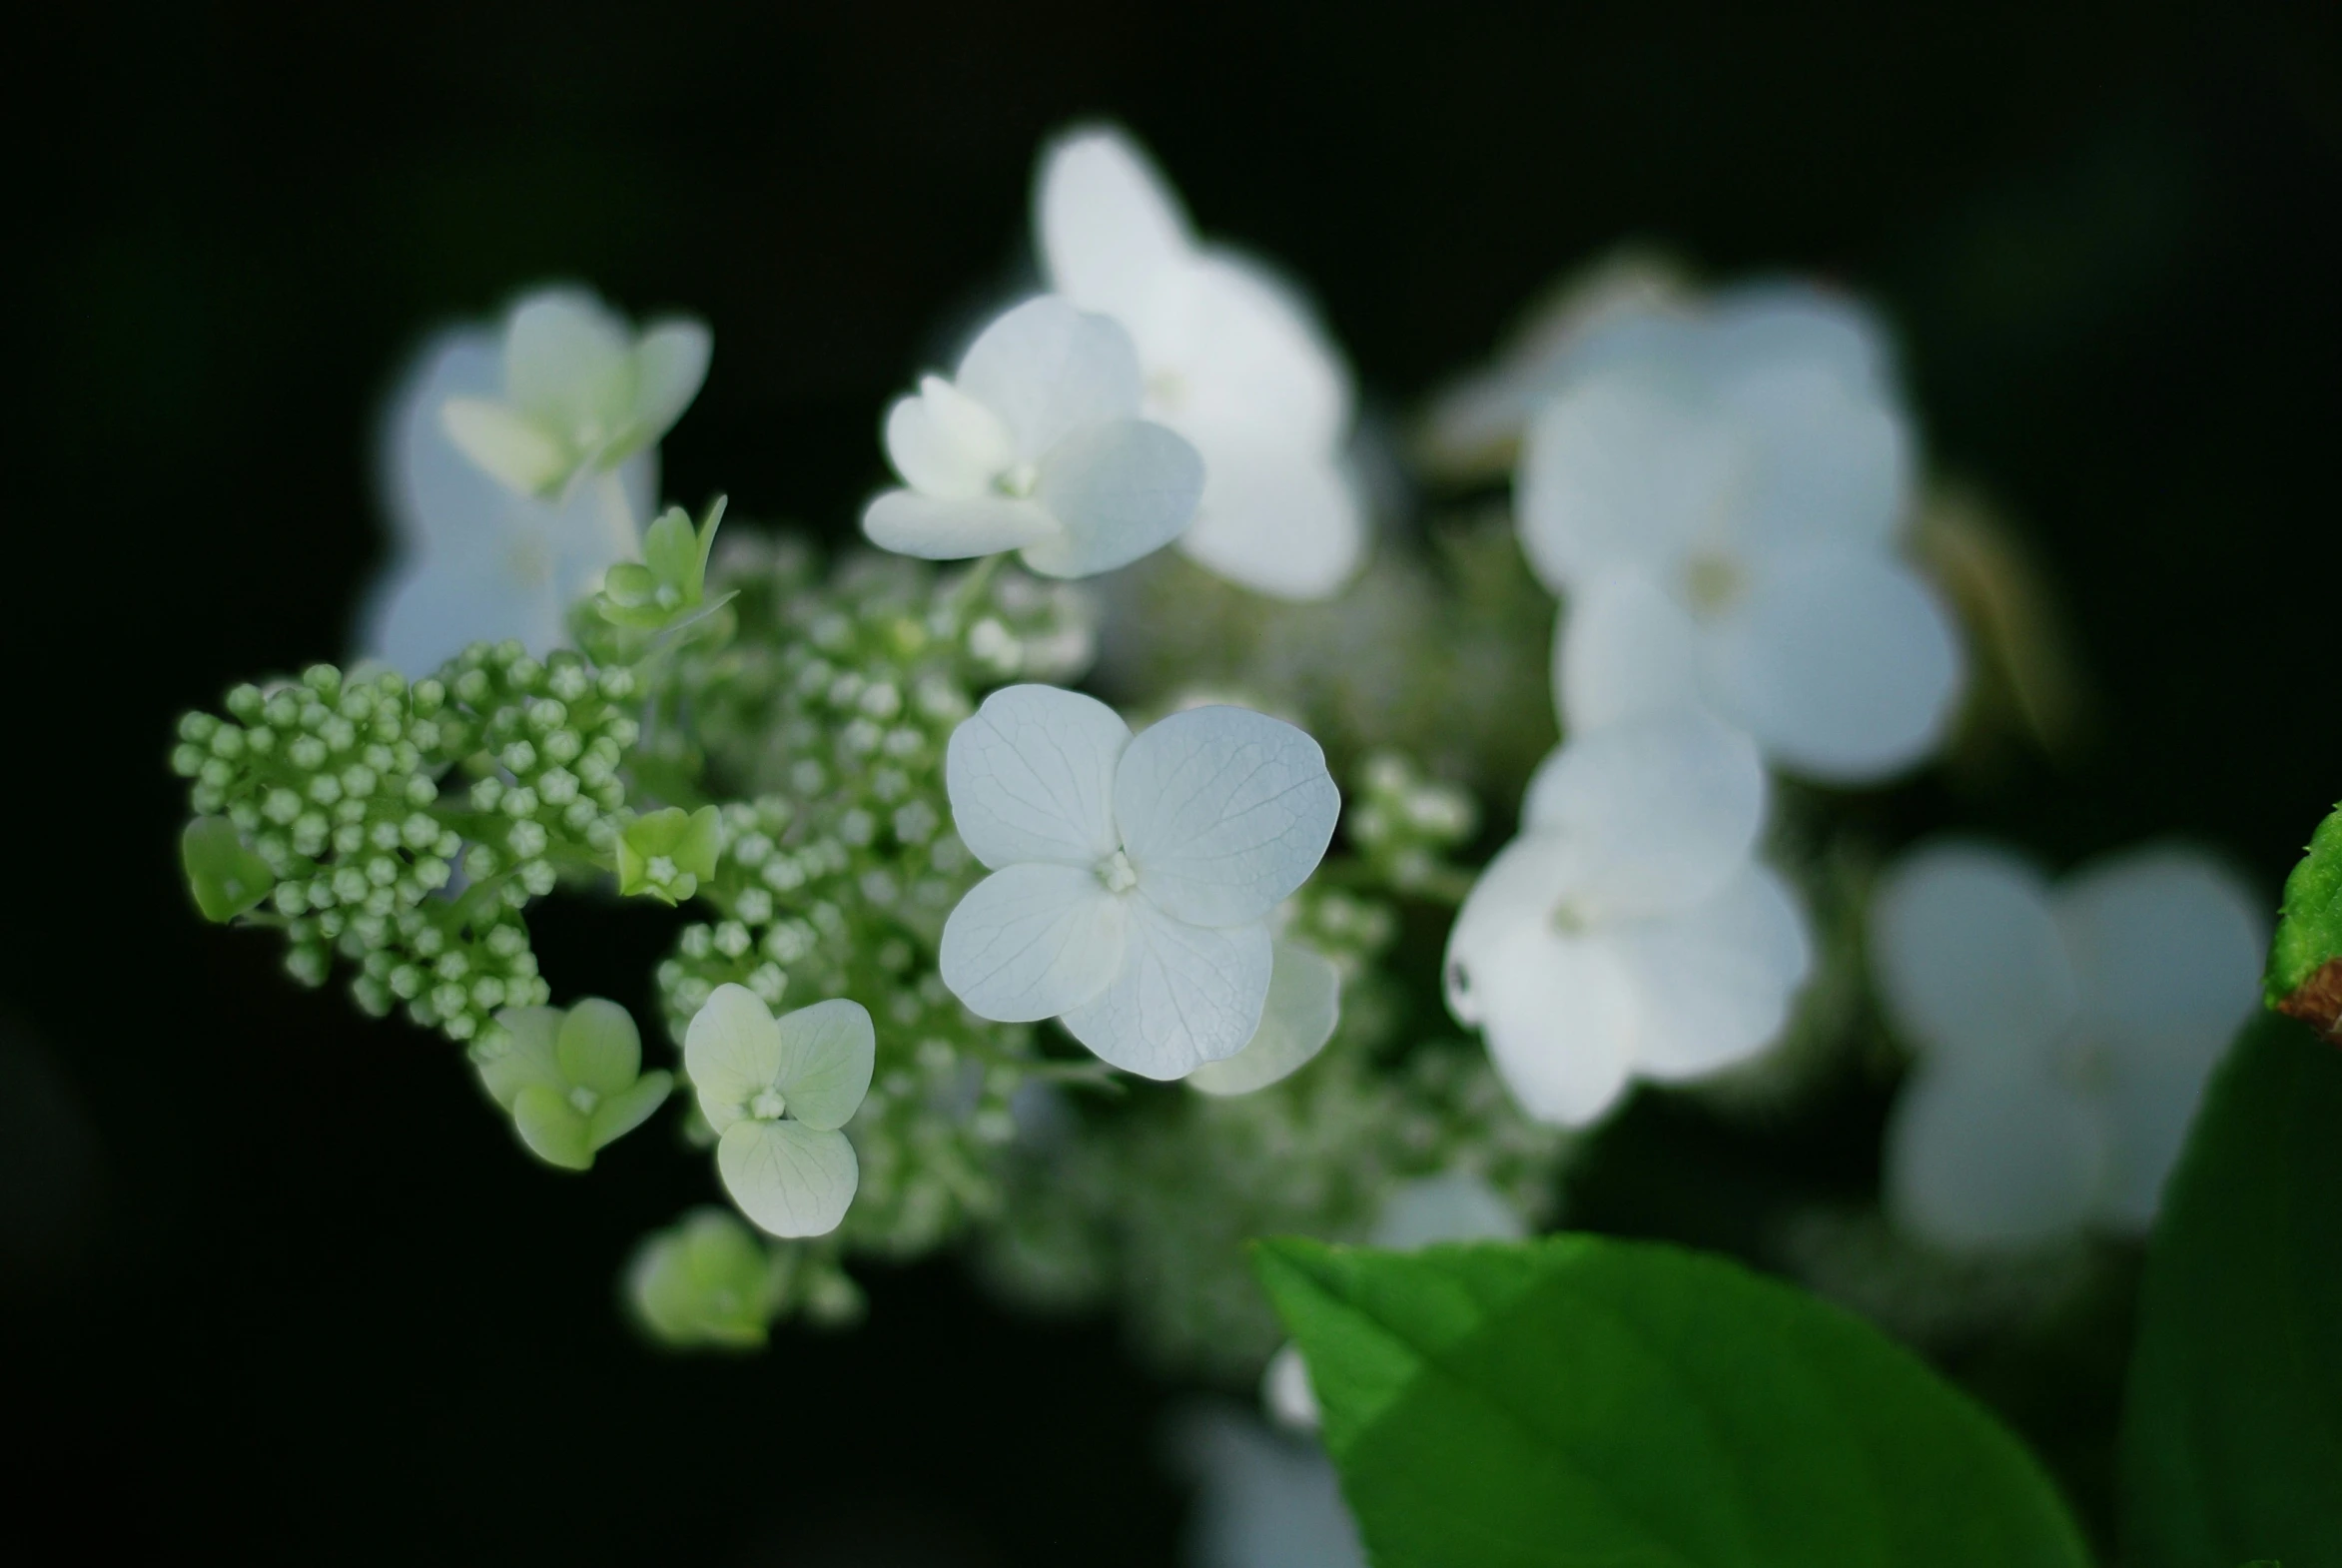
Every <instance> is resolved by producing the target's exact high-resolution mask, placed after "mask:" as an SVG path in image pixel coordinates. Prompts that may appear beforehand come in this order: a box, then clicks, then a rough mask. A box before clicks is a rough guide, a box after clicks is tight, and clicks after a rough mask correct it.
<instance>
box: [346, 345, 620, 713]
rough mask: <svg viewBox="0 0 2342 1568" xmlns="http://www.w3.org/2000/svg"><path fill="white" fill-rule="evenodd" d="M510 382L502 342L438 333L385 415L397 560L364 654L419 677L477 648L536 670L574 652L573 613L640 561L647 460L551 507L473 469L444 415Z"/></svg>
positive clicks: (366, 614) (376, 593)
mask: <svg viewBox="0 0 2342 1568" xmlns="http://www.w3.org/2000/svg"><path fill="white" fill-rule="evenodd" d="M503 374H504V373H503V369H502V364H501V349H500V348H499V343H498V338H497V335H496V334H495V333H493V332H490V331H487V330H485V329H481V328H464V329H459V330H456V331H453V332H447V333H442V334H440V335H439V336H437V337H435V338H433V339H432V340H431V341H430V342H429V343H427V344H425V345H424V346H423V349H422V351H421V353H420V354H418V355H417V356H416V357H415V360H414V363H413V365H412V366H411V368H410V369H409V370H408V372H407V374H406V376H405V377H404V379H403V380H402V381H401V382H400V383H399V386H398V389H397V391H396V392H394V393H393V394H392V395H391V397H390V404H389V407H388V408H387V410H386V416H385V418H384V420H383V425H382V433H381V436H380V438H379V446H378V451H379V456H378V462H379V464H380V470H379V471H380V480H379V482H380V484H381V486H382V497H383V509H384V511H385V512H386V513H387V514H388V515H389V517H390V525H391V533H392V536H393V539H394V542H395V546H396V554H395V557H394V558H393V560H392V563H391V565H390V569H389V570H388V571H387V572H385V573H384V575H383V577H382V578H381V579H380V580H378V582H377V583H376V584H375V586H374V588H373V589H372V590H371V591H370V593H369V594H368V597H367V602H366V606H365V608H364V610H363V611H362V612H361V615H360V621H359V652H360V654H361V656H363V657H368V658H379V659H382V660H385V661H386V662H388V663H389V664H390V665H391V666H392V667H393V668H396V669H398V670H400V671H402V672H404V673H405V674H406V675H408V676H410V677H420V676H423V675H427V674H429V673H430V672H431V671H432V670H435V669H437V668H438V667H439V665H440V664H442V663H443V662H445V661H446V660H448V659H450V658H453V657H454V656H455V655H456V654H457V653H459V652H461V651H462V649H463V647H464V646H465V644H467V643H471V642H477V641H490V642H500V641H502V640H503V639H505V638H507V637H511V638H517V639H518V640H519V641H520V642H522V643H523V644H525V645H526V646H527V648H528V650H529V652H531V653H533V654H536V655H537V656H539V657H542V656H543V655H544V654H545V653H546V652H547V651H548V650H550V649H552V648H554V647H557V646H559V645H561V644H562V643H564V642H566V641H567V640H568V634H567V630H566V621H565V617H566V616H567V613H568V610H569V607H570V605H572V604H574V603H576V602H577V600H578V599H580V598H582V597H583V596H584V595H585V594H587V593H589V592H591V591H592V590H593V589H594V588H595V587H596V586H598V585H599V584H600V581H601V576H602V573H603V571H605V570H606V569H607V568H608V567H609V566H610V565H612V564H613V563H614V562H617V561H620V560H624V559H627V558H629V557H631V556H632V555H633V554H634V552H635V548H636V532H635V530H636V522H635V519H636V518H638V517H640V516H642V515H643V514H644V513H646V512H647V511H648V510H649V509H650V506H651V503H652V502H653V500H654V499H655V498H656V494H657V490H658V453H657V452H656V451H655V450H654V449H652V448H650V447H647V446H645V447H643V448H641V449H639V450H637V451H636V452H635V453H634V454H633V455H632V456H630V457H628V458H627V459H625V461H623V462H622V463H620V464H619V465H618V467H617V468H616V469H615V470H613V472H612V473H610V474H609V475H607V476H605V479H604V481H603V482H602V483H600V484H576V485H572V486H570V487H569V488H568V489H567V490H565V491H564V492H562V493H561V494H559V495H557V496H554V497H552V498H549V499H540V498H538V497H536V496H534V495H526V494H522V493H520V492H519V491H516V490H514V489H512V488H511V487H510V486H508V485H506V484H504V483H502V482H501V481H500V480H498V479H496V478H494V477H493V476H491V475H490V474H489V473H488V472H487V471H486V470H485V469H483V468H481V467H480V466H479V465H478V464H477V463H475V462H473V461H472V460H471V459H470V458H469V457H467V456H465V455H464V454H463V452H462V451H460V450H459V449H458V448H457V447H456V445H455V443H454V441H453V439H452V438H450V437H449V436H448V434H447V431H446V428H445V426H444V424H443V423H442V422H441V419H440V409H441V408H443V407H445V406H446V404H447V403H448V401H449V400H450V399H454V398H460V397H463V396H466V395H471V394H482V395H484V394H490V393H493V392H497V391H498V390H499V389H500V388H501V387H502V385H503Z"/></svg>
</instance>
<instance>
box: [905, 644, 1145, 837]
mask: <svg viewBox="0 0 2342 1568" xmlns="http://www.w3.org/2000/svg"><path fill="white" fill-rule="evenodd" d="M1130 744H1131V727H1130V726H1129V725H1128V724H1125V723H1124V722H1123V721H1122V718H1121V717H1120V716H1119V715H1118V714H1117V713H1116V712H1115V710H1114V709H1112V708H1110V707H1108V706H1107V705H1106V704H1105V703H1103V702H1101V701H1099V700H1098V699H1097V698H1096V697H1085V696H1083V695H1082V694H1081V693H1080V692H1074V691H1066V690H1063V689H1061V688H1059V687H1056V686H1032V685H1025V686H1003V687H1002V688H1001V689H1000V690H998V691H996V692H994V693H993V694H992V695H991V696H989V697H986V698H985V699H984V705H983V706H982V707H980V708H978V709H977V710H976V711H975V713H974V714H972V715H970V716H969V717H968V718H967V719H965V720H963V721H962V722H961V724H960V726H959V727H958V728H957V729H955V730H953V731H952V738H951V743H950V745H949V746H948V747H947V748H946V750H945V753H944V786H945V789H946V791H947V792H948V793H949V795H950V796H951V802H952V819H953V824H954V826H956V827H957V828H958V829H959V833H960V837H961V839H962V840H963V841H964V842H965V843H966V844H967V846H968V848H969V851H970V852H971V853H972V854H974V855H975V856H976V858H977V859H978V860H980V861H982V862H984V864H986V865H987V866H990V867H992V868H994V869H995V870H998V869H999V868H1000V867H1003V866H1007V865H1012V864H1014V863H1016V862H1018V861H1027V860H1044V861H1055V862H1057V863H1059V864H1062V865H1068V866H1080V867H1085V868H1094V867H1096V866H1097V864H1098V863H1099V862H1100V861H1102V860H1104V859H1106V858H1107V857H1108V856H1110V855H1112V854H1113V853H1114V852H1115V851H1116V850H1118V849H1120V848H1122V842H1123V840H1122V834H1121V832H1120V831H1119V830H1118V829H1117V828H1116V826H1115V769H1116V768H1117V767H1118V766H1119V765H1120V764H1121V762H1122V760H1123V752H1124V750H1125V749H1126V748H1127V747H1129V745H1130Z"/></svg>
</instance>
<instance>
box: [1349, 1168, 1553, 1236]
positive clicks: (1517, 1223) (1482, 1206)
mask: <svg viewBox="0 0 2342 1568" xmlns="http://www.w3.org/2000/svg"><path fill="white" fill-rule="evenodd" d="M1528 1233H1529V1226H1528V1222H1527V1221H1526V1220H1524V1219H1522V1218H1521V1216H1520V1213H1519V1211H1518V1210H1517V1209H1515V1208H1514V1207H1513V1206H1512V1204H1510V1203H1508V1202H1506V1201H1505V1200H1504V1198H1503V1197H1502V1196H1501V1195H1500V1194H1499V1193H1498V1192H1497V1190H1496V1188H1494V1187H1492V1186H1490V1185H1489V1184H1488V1183H1487V1182H1486V1181H1485V1180H1483V1179H1481V1178H1480V1177H1479V1176H1474V1175H1473V1174H1472V1173H1471V1172H1469V1171H1447V1172H1442V1173H1441V1174H1440V1175H1438V1176H1424V1177H1422V1178H1421V1179H1420V1180H1415V1181H1409V1182H1408V1183H1407V1184H1406V1185H1404V1186H1402V1187H1400V1188H1399V1189H1398V1190H1397V1191H1395V1192H1392V1193H1391V1194H1390V1196H1388V1197H1386V1198H1384V1199H1383V1200H1382V1212H1381V1213H1380V1214H1379V1215H1377V1216H1376V1218H1375V1220H1374V1244H1375V1245H1376V1246H1387V1247H1391V1248H1394V1249H1396V1250H1399V1251H1412V1250H1414V1249H1415V1248H1416V1247H1418V1246H1431V1245H1434V1244H1435V1243H1437V1242H1441V1241H1518V1240H1520V1239H1521V1238H1522V1237H1523V1236H1525V1235H1527V1234H1528Z"/></svg>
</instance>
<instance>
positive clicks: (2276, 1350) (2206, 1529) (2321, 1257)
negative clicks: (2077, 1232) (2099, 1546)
mask: <svg viewBox="0 0 2342 1568" xmlns="http://www.w3.org/2000/svg"><path fill="white" fill-rule="evenodd" d="M2122 1459H2123V1511H2124V1518H2123V1524H2124V1536H2125V1544H2126V1559H2125V1560H2126V1561H2128V1562H2130V1563H2133V1564H2136V1565H2137V1568H2181V1565H2185V1568H2198V1565H2200V1564H2203V1563H2235V1562H2242V1561H2244V1560H2245V1559H2247V1558H2250V1557H2254V1556H2256V1555H2257V1556H2264V1557H2278V1558H2282V1559H2283V1560H2284V1561H2286V1562H2290V1563H2342V1053H2338V1052H2336V1051H2335V1050H2334V1048H2333V1047H2331V1046H2328V1045H2324V1044H2322V1043H2321V1042H2319V1041H2318V1039H2317V1038H2316V1037H2315V1036H2314V1035H2312V1034H2311V1033H2310V1031H2309V1030H2307V1029H2305V1028H2303V1027H2302V1026H2301V1025H2299V1024H2296V1023H2293V1022H2291V1021H2289V1020H2286V1019H2283V1018H2277V1017H2265V1018H2263V1019H2261V1020H2260V1021H2259V1022H2257V1023H2255V1024H2253V1025H2251V1026H2250V1027H2248V1028H2247V1029H2246V1030H2245V1031H2244V1033H2243V1034H2242V1035H2240V1036H2238V1037H2237V1041H2236V1045H2235V1047H2234V1048H2233V1049H2232V1050H2231V1051H2230V1053H2229V1057H2228V1060H2227V1062H2226V1064H2225V1065H2223V1066H2222V1067H2221V1069H2220V1072H2219V1075H2218V1076H2217V1077H2216V1078H2215V1079H2214V1080H2213V1081H2212V1087H2211V1089H2210V1091H2209V1093H2208V1094H2207V1095H2206V1096H2205V1099H2204V1104H2203V1108H2202V1109H2201V1110H2200V1111H2199V1112H2198V1113H2197V1118H2196V1124H2195V1128H2194V1131H2193V1132H2192V1133H2191V1134H2190V1135H2189V1138H2188V1144H2187V1152H2186V1154H2185V1155H2184V1156H2182V1157H2181V1159H2180V1163H2179V1167H2178V1169H2177V1170H2176V1171H2175V1172H2173V1174H2172V1176H2171V1181H2170V1184H2169V1185H2168V1186H2167V1187H2166V1188H2165V1189H2164V1193H2163V1213H2162V1218H2161V1219H2160V1221H2158V1223H2157V1225H2156V1228H2155V1238H2154V1243H2153V1249H2152V1251H2151V1252H2150V1254H2149V1256H2148V1259H2147V1276H2146V1285H2145V1290H2144V1294H2143V1296H2142V1298H2141V1303H2140V1316H2139V1337H2138V1345H2137V1348H2136V1350H2135V1352H2134V1353H2133V1355H2132V1359H2131V1367H2130V1396H2129V1405H2128V1408H2127V1410H2126V1412H2125V1415H2124V1426H2123V1454H2122Z"/></svg>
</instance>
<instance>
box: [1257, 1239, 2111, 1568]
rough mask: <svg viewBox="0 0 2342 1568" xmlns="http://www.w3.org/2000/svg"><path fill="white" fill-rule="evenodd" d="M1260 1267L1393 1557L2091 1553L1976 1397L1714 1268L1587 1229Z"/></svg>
mask: <svg viewBox="0 0 2342 1568" xmlns="http://www.w3.org/2000/svg"><path fill="white" fill-rule="evenodd" d="M1256 1265H1257V1267H1258V1269H1259V1272H1260V1276H1261V1279H1262V1281H1263V1282H1264V1283H1265V1284H1266V1286H1267V1288H1268V1292H1269V1295H1270V1297H1271V1299H1273V1300H1274V1302H1275V1303H1276V1307H1277V1310H1278V1312H1279V1313H1280V1314H1281V1315H1282V1317H1283V1318H1284V1321H1285V1325H1286V1327H1287V1328H1289V1329H1290V1330H1291V1331H1292V1333H1293V1336H1294V1338H1295V1339H1296V1340H1297V1341H1298V1342H1299V1344H1300V1346H1301V1350H1302V1354H1303V1355H1304V1357H1305V1358H1306V1360H1307V1362H1308V1366H1309V1373H1310V1379H1311V1382H1312V1384H1313V1386H1314V1388H1315V1391H1316V1394H1317V1398H1318V1401H1319V1403H1320V1405H1321V1406H1322V1408H1323V1410H1324V1418H1325V1426H1324V1435H1325V1442H1326V1447H1327V1449H1328V1451H1329V1452H1330V1453H1331V1454H1332V1456H1333V1459H1334V1462H1335V1464H1336V1465H1337V1466H1339V1468H1340V1470H1341V1473H1342V1481H1343V1488H1344V1490H1345V1492H1346V1493H1347V1495H1348V1497H1349V1500H1350V1505H1351V1507H1352V1509H1353V1510H1354V1511H1355V1512H1356V1514H1357V1516H1358V1522H1359V1525H1360V1528H1361V1530H1362V1531H1363V1533H1364V1536H1365V1540H1366V1544H1367V1547H1368V1549H1369V1551H1370V1552H1371V1553H1372V1555H1373V1559H1374V1561H1375V1562H1376V1563H1377V1564H1378V1565H1380V1568H1430V1565H1433V1564H1440V1565H1451V1564H1456V1563H1471V1564H1473V1565H1474V1568H1510V1565H1519V1568H1528V1565H1531V1564H1535V1565H1540V1568H1550V1565H1556V1564H1586V1565H1593V1564H1603V1565H1616V1564H1624V1563H1649V1564H1667V1565H1680V1568H1700V1565H1708V1564H1717V1565H1722V1564H1731V1565H1734V1568H1766V1565H1774V1564H1778V1565H1781V1568H1792V1565H1795V1568H1826V1565H1830V1564H1840V1563H1845V1564H1856V1563H1860V1564H1886V1563H1893V1564H1897V1565H1899V1568H1927V1565H1931V1564H1944V1565H1947V1568H1949V1565H1952V1564H1977V1563H1990V1564H1993V1565H1995V1568H2016V1565H2021V1564H2042V1565H2050V1564H2055V1565H2078V1564H2082V1563H2085V1562H2086V1561H2087V1558H2086V1556H2085V1554H2084V1552H2083V1549H2082V1545H2081V1542H2080V1538H2079V1537H2078V1535H2077V1534H2076V1533H2075V1530H2074V1527H2073V1523H2072V1521H2071V1519H2070V1518H2069V1517H2068V1516H2067V1514H2066V1511H2065V1508H2064V1505H2063V1504H2062V1503H2061V1502H2060V1501H2059V1499H2058V1497H2057V1495H2056V1493H2055V1491H2054V1490H2053V1489H2052V1488H2051V1486H2050V1484H2049V1482H2048V1481H2047V1479H2046V1478H2045V1477H2044V1476H2043V1475H2042V1474H2041V1472H2040V1470H2039V1468H2038V1467H2037V1466H2036V1465H2035V1464H2034V1463H2033V1461H2032V1460H2031V1458H2030V1457H2028V1456H2027V1455H2026V1453H2025V1451H2024V1450H2023V1448H2022V1447H2021V1446H2020V1445H2019V1444H2018V1443H2017V1441H2016V1440H2015V1439H2014V1438H2013V1437H2011V1436H2010V1435H2009V1434H2008V1433H2007V1432H2006V1431H2005V1430H2003V1429H2002V1428H2001V1427H2000V1426H1999V1425H1998V1424H1997V1423H1995V1422H1994V1421H1993V1420H1992V1419H1991V1418H1990V1417H1989V1416H1987V1415H1986V1414H1984V1413H1983V1411H1982V1410H1980V1409H1978V1408H1977V1407H1976V1406H1975V1405H1974V1404H1972V1403H1971V1402H1969V1400H1968V1399H1967V1398H1966V1397H1965V1396H1964V1395H1962V1394H1960V1393H1958V1392H1956V1391H1954V1390H1953V1389H1952V1388H1951V1387H1950V1386H1949V1385H1948V1384H1946V1383H1945V1382H1943V1381H1942V1380H1941V1379H1939V1378H1938V1377H1937V1376H1936V1375H1935V1374H1934V1373H1933V1372H1931V1371H1929V1370H1928V1368H1927V1367H1926V1366H1924V1365H1923V1364H1922V1363H1921V1362H1920V1361H1919V1360H1917V1359H1916V1358H1915V1357H1913V1356H1912V1355H1911V1354H1910V1353H1909V1352H1908V1351H1905V1350H1903V1349H1902V1348H1900V1347H1898V1346H1897V1345H1895V1344H1893V1343H1892V1342H1890V1341H1889V1340H1888V1339H1887V1338H1885V1337H1884V1336H1883V1335H1881V1334H1880V1333H1878V1332H1877V1331H1876V1330H1874V1329H1872V1328H1870V1327H1869V1326H1868V1325H1866V1324H1864V1323H1862V1322H1860V1321H1858V1320H1856V1319H1855V1318H1853V1317H1850V1316H1848V1315H1846V1314H1845V1313H1843V1312H1840V1311H1839V1310H1837V1309H1836V1308H1834V1307H1830V1306H1826V1305H1824V1304H1823V1303H1821V1302H1819V1301H1817V1300H1815V1299H1813V1298H1812V1297H1810V1296H1807V1295H1805V1294H1804V1293H1802V1292H1800V1291H1798V1290H1795V1289H1792V1288H1790V1287H1789V1286H1786V1285H1783V1284H1779V1283H1776V1282H1774V1281H1771V1280H1767V1279H1764V1278H1761V1277H1759V1276H1758V1275H1755V1274H1752V1273H1750V1272H1748V1271H1747V1270H1745V1269H1742V1268H1740V1267H1739V1266H1737V1265H1735V1264H1733V1263H1729V1262H1726V1261H1724V1260H1722V1259H1719V1258H1714V1257H1707V1256H1703V1255H1700V1254H1697V1253H1692V1252H1685V1251H1681V1250H1678V1249H1676V1248H1673V1247H1666V1246H1658V1245H1652V1244H1647V1243H1637V1242H1626V1241H1613V1240H1607V1239H1602V1238H1598V1237H1593V1236H1583V1235H1572V1236H1560V1237H1554V1238H1550V1239H1547V1240H1543V1241H1535V1242H1527V1243H1522V1244H1517V1245H1515V1244H1481V1245H1473V1246H1442V1247H1433V1248H1430V1249H1428V1250H1425V1251H1421V1252H1416V1253H1392V1252H1379V1251H1371V1250H1364V1249H1357V1248H1346V1247H1329V1246H1325V1245H1322V1244H1319V1243H1316V1242H1312V1241H1302V1240H1276V1241H1267V1242H1263V1243H1260V1245H1259V1247H1258V1249H1257V1252H1256Z"/></svg>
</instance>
